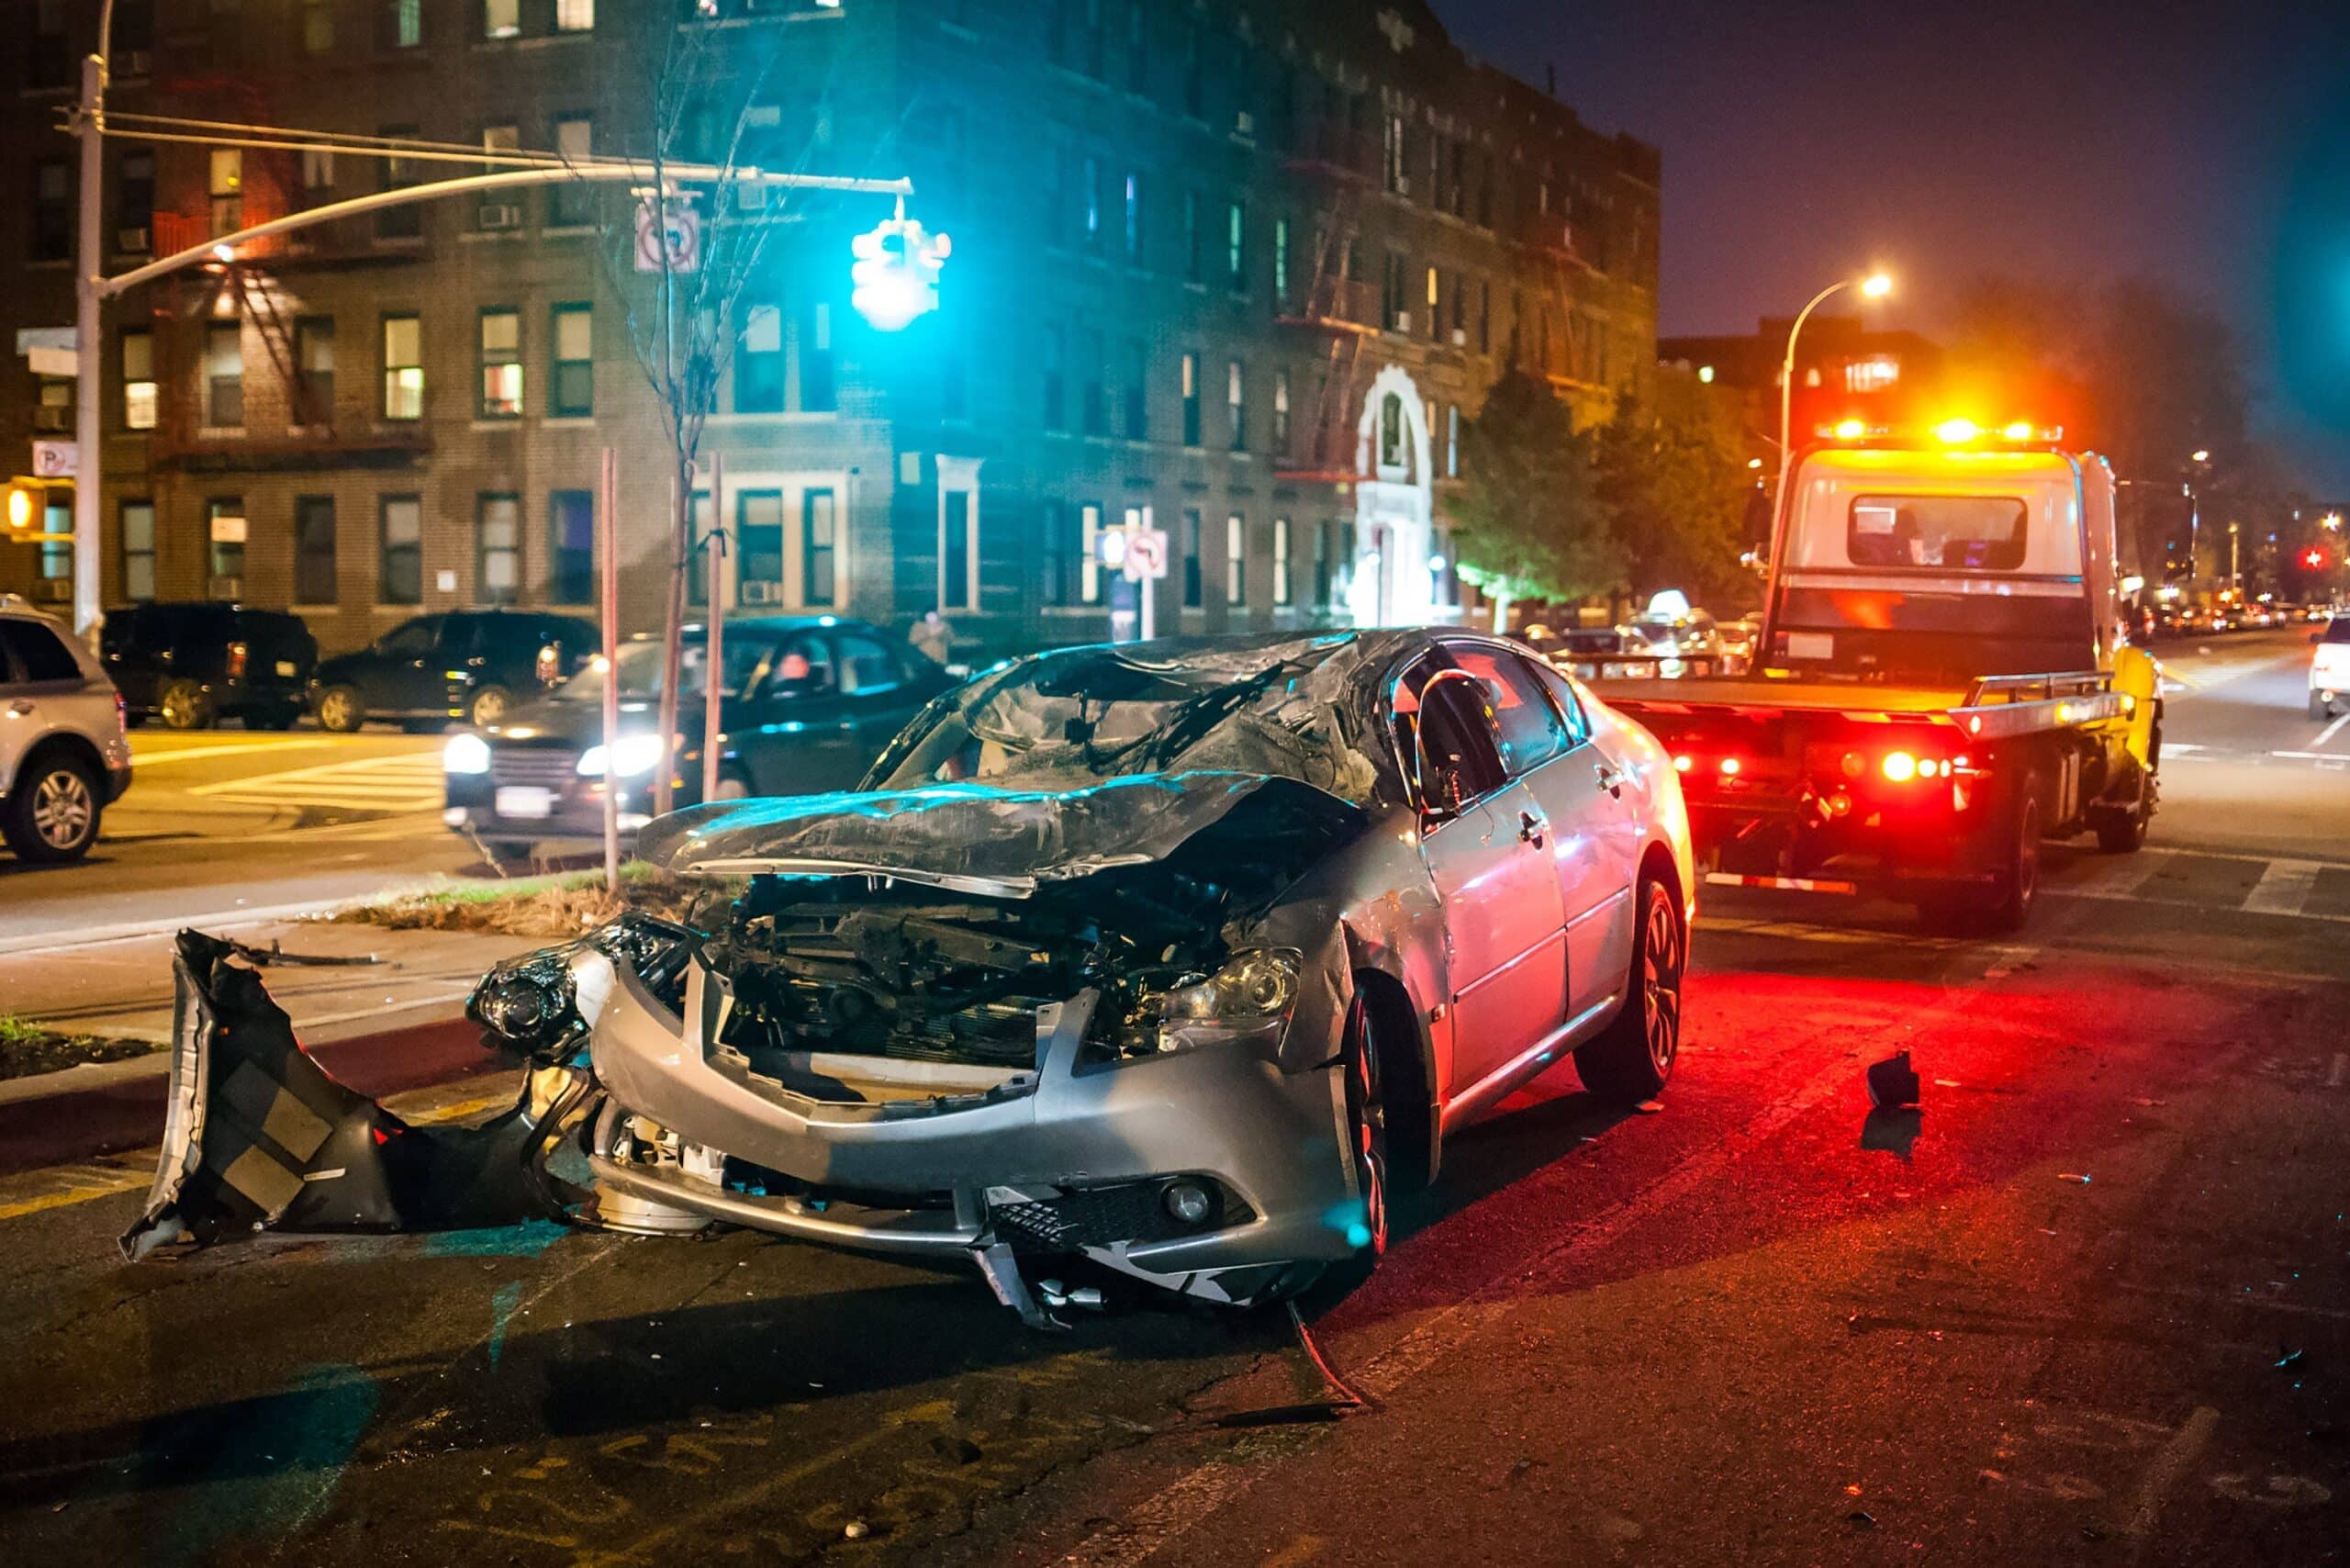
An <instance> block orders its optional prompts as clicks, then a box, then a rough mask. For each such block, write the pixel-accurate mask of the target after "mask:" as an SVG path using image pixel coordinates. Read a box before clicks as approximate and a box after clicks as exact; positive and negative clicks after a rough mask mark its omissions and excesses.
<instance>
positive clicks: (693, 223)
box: [636, 196, 701, 273]
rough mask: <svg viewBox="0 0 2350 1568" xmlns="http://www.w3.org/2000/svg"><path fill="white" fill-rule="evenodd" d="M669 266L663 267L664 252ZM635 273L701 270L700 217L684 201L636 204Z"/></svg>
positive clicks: (647, 200)
mask: <svg viewBox="0 0 2350 1568" xmlns="http://www.w3.org/2000/svg"><path fill="white" fill-rule="evenodd" d="M665 250H666V252H667V264H666V266H664V264H663V252H664V251H665ZM636 270H637V271H638V272H641V273H657V272H664V271H666V272H671V273H690V272H699V271H700V270H701V214H700V212H699V211H698V210H697V209H695V208H694V207H688V205H686V204H685V203H684V202H681V201H665V202H659V203H655V201H654V200H653V198H652V197H650V196H647V197H646V198H645V199H643V201H640V202H638V203H637V204H636Z"/></svg>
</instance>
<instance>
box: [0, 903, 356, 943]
mask: <svg viewBox="0 0 2350 1568" xmlns="http://www.w3.org/2000/svg"><path fill="white" fill-rule="evenodd" d="M369 902H374V901H373V900H371V899H355V898H343V899H329V900H326V901H324V902H319V901H316V900H313V901H312V902H308V903H286V904H274V905H272V906H270V907H269V908H266V909H233V910H222V911H220V912H219V913H215V914H181V915H173V916H171V917H170V918H168V919H164V920H140V921H131V922H127V923H125V924H120V925H96V926H91V927H89V928H88V929H86V930H83V931H77V932H75V933H74V934H73V935H72V936H71V937H69V938H66V939H64V940H60V939H59V938H57V937H55V936H50V935H39V936H5V937H0V958H18V957H22V956H23V955H26V954H28V953H70V952H73V951H74V950H75V949H77V948H82V947H95V946H102V945H104V944H106V943H109V942H134V941H137V940H138V939H139V938H140V937H142V936H172V935H177V934H178V933H180V932H182V931H185V930H186V929H187V928H188V927H189V926H195V927H196V928H197V929H199V930H207V931H233V930H235V929H236V928H237V927H239V926H242V925H266V924H269V923H270V922H271V921H274V920H299V919H301V918H303V917H304V916H306V915H317V914H331V913H335V912H336V911H338V910H344V909H350V908H353V907H354V906H356V905H358V904H363V903H369Z"/></svg>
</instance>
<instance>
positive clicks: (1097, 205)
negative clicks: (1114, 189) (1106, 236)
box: [1078, 153, 1102, 251]
mask: <svg viewBox="0 0 2350 1568" xmlns="http://www.w3.org/2000/svg"><path fill="white" fill-rule="evenodd" d="M1079 174H1080V178H1081V179H1082V182H1083V188H1082V189H1081V190H1080V191H1079V192H1078V200H1079V201H1080V202H1082V203H1083V204H1084V205H1083V207H1082V208H1081V209H1080V210H1081V211H1082V213H1083V215H1084V217H1083V220H1082V227H1081V229H1080V233H1081V234H1082V236H1083V238H1084V241H1085V248H1086V249H1087V250H1089V251H1098V250H1100V249H1101V248H1102V160H1101V159H1099V158H1096V157H1093V156H1092V155H1091V154H1090V153H1089V154H1088V155H1087V156H1086V158H1085V160H1084V161H1083V162H1081V163H1080V165H1079Z"/></svg>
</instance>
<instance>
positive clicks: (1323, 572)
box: [1314, 518, 1335, 610]
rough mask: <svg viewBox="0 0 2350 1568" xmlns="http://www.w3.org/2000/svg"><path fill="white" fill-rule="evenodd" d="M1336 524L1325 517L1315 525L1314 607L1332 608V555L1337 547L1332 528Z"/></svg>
mask: <svg viewBox="0 0 2350 1568" xmlns="http://www.w3.org/2000/svg"><path fill="white" fill-rule="evenodd" d="M1334 526H1335V525H1334V524H1333V523H1332V522H1331V521H1330V520H1329V519H1328V518H1324V519H1323V520H1322V521H1320V522H1317V523H1315V525H1314V608H1315V609H1316V610H1327V609H1329V608H1330V555H1331V552H1332V550H1333V549H1334V548H1335V546H1334V545H1333V543H1332V542H1331V539H1330V530H1331V529H1332V527H1334Z"/></svg>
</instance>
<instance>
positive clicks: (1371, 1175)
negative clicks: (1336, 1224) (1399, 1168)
mask: <svg viewBox="0 0 2350 1568" xmlns="http://www.w3.org/2000/svg"><path fill="white" fill-rule="evenodd" d="M1384 1046H1385V1042H1384V1041H1383V1039H1382V1036H1381V1035H1380V1031H1379V1025H1378V1021H1377V1019H1376V1017H1375V1015H1374V1013H1373V1010H1372V1008H1371V1004H1370V1002H1369V1001H1368V999H1366V998H1365V997H1364V995H1363V994H1362V992H1361V991H1360V990H1358V991H1356V992H1355V999H1354V1001H1353V1002H1350V1003H1348V1007H1347V1018H1346V1024H1345V1026H1344V1029H1343V1031H1342V1033H1341V1036H1340V1038H1339V1045H1338V1070H1339V1071H1340V1073H1342V1074H1343V1075H1344V1077H1345V1081H1346V1095H1347V1123H1346V1126H1347V1158H1348V1160H1349V1161H1350V1162H1351V1163H1352V1165H1353V1169H1354V1177H1355V1190H1356V1191H1357V1192H1358V1193H1360V1194H1361V1197H1362V1213H1361V1214H1360V1215H1358V1216H1356V1217H1355V1218H1354V1219H1352V1220H1350V1221H1348V1226H1347V1239H1348V1243H1349V1244H1350V1245H1352V1246H1353V1248H1354V1249H1355V1253H1356V1256H1357V1257H1358V1258H1360V1259H1361V1260H1365V1261H1375V1260H1378V1259H1379V1258H1380V1257H1381V1256H1382V1254H1383V1253H1385V1252H1386V1250H1387V1207H1388V1198H1389V1196H1390V1193H1392V1191H1393V1189H1392V1187H1391V1186H1390V1183H1389V1177H1388V1159H1387V1101H1386V1084H1387V1074H1386V1073H1385V1072H1384V1071H1382V1067H1383V1065H1384V1064H1383V1062H1382V1052H1383V1050H1384Z"/></svg>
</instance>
